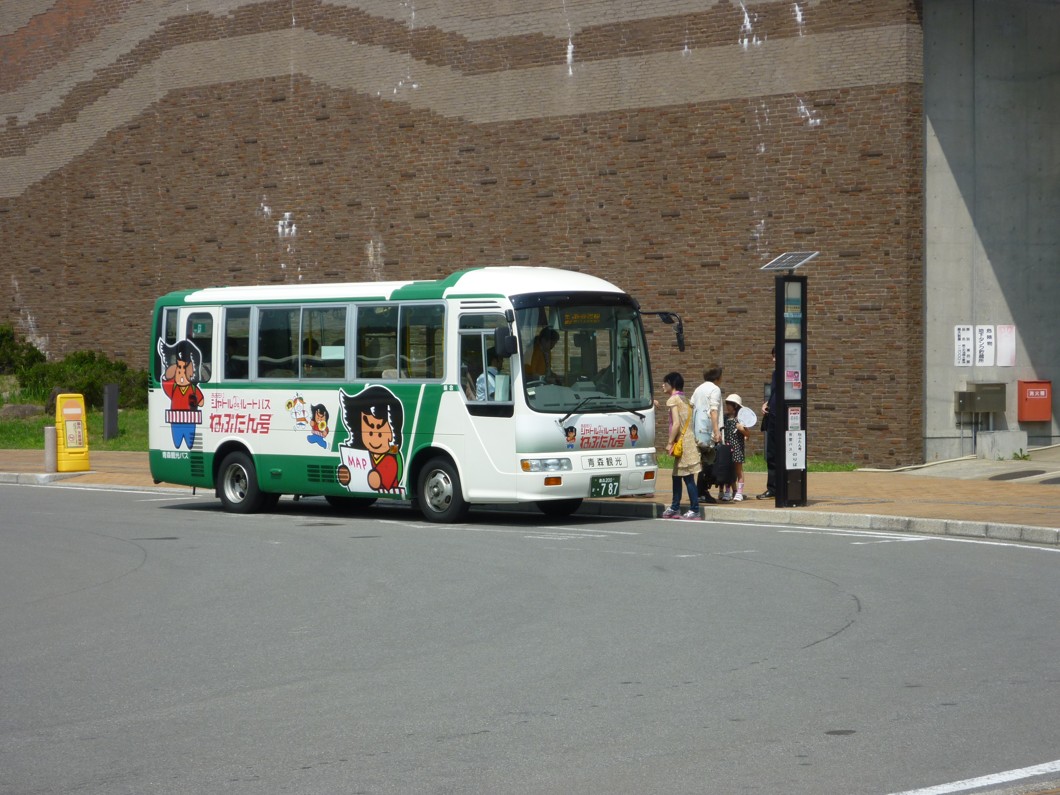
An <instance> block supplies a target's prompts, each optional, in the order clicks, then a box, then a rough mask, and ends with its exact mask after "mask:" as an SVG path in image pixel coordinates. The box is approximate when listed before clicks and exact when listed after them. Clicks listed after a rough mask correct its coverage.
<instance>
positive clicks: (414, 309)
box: [398, 304, 445, 379]
mask: <svg viewBox="0 0 1060 795" xmlns="http://www.w3.org/2000/svg"><path fill="white" fill-rule="evenodd" d="M444 353H445V307H444V306H441V305H440V304H439V305H423V306H406V307H402V308H401V355H400V357H399V360H398V374H399V376H400V377H401V378H417V379H419V378H423V379H427V378H441V377H442V362H444V361H445V356H444Z"/></svg>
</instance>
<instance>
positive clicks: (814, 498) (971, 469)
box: [0, 445, 1060, 546]
mask: <svg viewBox="0 0 1060 795" xmlns="http://www.w3.org/2000/svg"><path fill="white" fill-rule="evenodd" d="M1030 455H1031V457H1030V460H1027V461H987V460H980V459H975V458H966V459H959V460H957V461H951V462H943V463H940V464H934V465H928V466H924V467H919V468H910V469H906V470H891V471H879V470H857V471H854V472H811V473H809V475H808V477H807V492H808V494H809V499H808V501H807V505H805V506H801V507H798V508H775V507H774V504H773V501H772V500H762V501H759V500H755V499H754V495H755V494H758V493H760V492H762V491H763V490H764V489H765V473H761V472H752V473H748V475H747V476H746V479H747V485H746V492H747V494H748V495H750V499H749V500H746V501H744V502H741V503H729V504H725V505H704V506H703V514H704V518H706V519H708V520H717V521H735V522H740V521H746V522H771V523H775V524H792V525H803V526H806V525H809V526H815V527H848V528H850V527H853V528H859V529H869V530H879V531H883V532H895V531H902V532H913V533H930V534H938V535H957V536H967V537H978V538H997V539H1006V540H1013V541H1026V542H1031V543H1038V544H1050V545H1055V546H1060V445H1058V446H1054V447H1049V448H1038V449H1036V450H1032V451H1031V454H1030ZM89 465H90V466H91V467H92V468H91V469H90V470H89V471H87V472H77V473H46V472H45V464H44V452H43V451H42V450H0V483H24V484H31V485H46V484H61V485H67V486H84V487H94V488H101V487H111V488H126V489H128V488H133V489H178V490H186V489H184V488H182V487H173V486H166V485H165V484H162V485H157V484H155V483H154V482H153V481H152V480H151V473H150V472H149V470H148V464H147V454H146V453H114V452H101V451H93V452H90V454H89ZM670 491H671V480H670V473H669V471H665V470H664V471H661V472H660V473H659V486H658V488H657V490H656V493H655V495H654V497H643V498H641V497H637V498H624V499H617V500H592V501H587V504H586V506H585V507H583V509H582V511H583V512H585V513H596V514H599V515H627V516H644V517H651V516H658V515H660V514H661V512H662V510H663V508H664V507H666V505H667V504H668V503H669V500H670ZM685 507H687V505H686V506H685Z"/></svg>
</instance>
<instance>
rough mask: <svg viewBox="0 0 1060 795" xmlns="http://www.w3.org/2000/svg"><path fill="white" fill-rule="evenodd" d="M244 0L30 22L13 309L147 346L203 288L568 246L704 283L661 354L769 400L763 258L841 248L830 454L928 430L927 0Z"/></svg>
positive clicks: (10, 255)
mask: <svg viewBox="0 0 1060 795" xmlns="http://www.w3.org/2000/svg"><path fill="white" fill-rule="evenodd" d="M216 5H217V6H221V5H223V6H224V8H223V9H220V10H216V11H214V12H213V13H203V12H199V13H194V12H193V13H187V14H181V13H176V12H174V11H170V10H168V9H169V6H168V4H165V3H163V2H161V0H143V2H139V3H125V4H112V3H104V2H98V3H91V2H87V0H86V1H84V2H80V3H75V2H72V0H71V2H68V3H60V4H55V5H54V6H52V7H50V8H49V9H48V10H47V11H44V12H42V13H41V14H40V15H37V16H35V17H33V18H32V19H31V20H29V21H28V22H26V23H25V24H23V25H21V26H19V27H17V28H16V29H14V30H3V31H2V33H3V35H2V36H0V62H2V63H4V64H5V70H6V69H7V68H8V67H7V65H8V63H10V62H12V60H13V59H12V57H11V56H12V53H17V54H19V57H20V58H22V60H19V61H18V62H19V63H24V64H25V65H24V66H23V67H21V70H20V71H18V72H17V73H16V72H7V71H5V74H7V75H9V77H7V78H5V81H6V82H5V83H4V84H3V85H2V86H0V89H2V90H3V91H4V93H3V94H2V95H0V112H2V113H3V115H4V117H5V119H6V126H5V128H4V131H3V134H2V135H0V157H2V160H0V246H2V250H3V251H4V255H5V257H4V259H5V261H4V265H3V270H2V272H3V274H4V276H3V280H4V288H5V289H4V291H3V296H2V297H0V323H11V324H14V325H15V326H16V327H17V328H18V329H19V330H20V331H22V332H23V333H26V334H28V335H30V336H31V338H33V339H37V340H39V341H40V344H41V345H42V347H44V348H45V349H46V350H47V352H48V353H49V354H50V355H52V356H61V355H63V354H65V353H67V352H70V351H72V350H78V349H84V348H98V349H100V350H102V351H104V352H106V353H107V354H109V355H112V356H116V357H120V358H123V359H125V360H127V361H129V362H130V363H132V364H134V365H136V366H144V365H145V364H146V361H147V356H148V353H149V350H150V345H149V329H148V325H149V316H150V310H151V305H152V302H153V300H154V298H155V297H156V296H157V295H158V294H160V293H163V292H166V291H168V290H172V289H177V288H186V287H197V286H205V285H213V284H246V283H258V282H293V281H298V280H301V281H329V280H361V279H381V278H428V277H436V276H440V275H444V274H446V273H448V272H450V271H451V270H454V269H456V268H458V267H463V266H466V265H475V264H504V263H519V264H539V265H554V266H560V267H568V268H576V269H580V270H585V271H589V272H592V273H595V274H598V275H601V276H604V277H606V278H609V279H611V280H612V281H614V282H615V283H617V284H618V285H620V286H622V287H623V288H625V289H626V290H627V291H629V292H630V293H632V294H633V295H635V296H636V297H637V298H638V299H639V300H640V302H641V305H642V306H644V307H646V308H651V309H655V308H659V309H669V310H673V311H677V312H679V313H680V314H681V315H682V317H683V318H684V320H685V327H686V336H687V341H688V346H687V349H686V351H685V352H684V353H683V354H682V353H679V352H678V351H677V350H676V348H674V347H673V334H672V329H671V328H670V327H666V326H661V325H652V324H651V323H649V331H650V332H651V340H652V351H651V354H652V365H653V371H654V373H655V375H656V380H659V378H661V376H662V375H663V374H664V373H666V372H667V371H669V370H674V369H676V370H680V371H682V372H683V373H684V374H685V377H686V381H687V382H688V384H689V388H690V389H691V388H692V387H694V386H695V384H697V383H698V382H699V380H700V379H699V377H700V375H701V374H702V370H703V368H704V366H705V365H706V364H708V363H709V362H711V361H720V362H722V363H723V364H724V366H725V377H724V380H723V387H724V388H725V389H726V390H727V391H738V392H740V393H741V394H742V395H743V396H744V398H745V399H746V401H747V402H748V403H749V404H750V405H752V406H755V405H756V404H757V400H758V399H759V398H760V396H761V392H762V385H763V383H764V382H765V381H767V380H768V373H767V370H768V368H769V366H770V357H769V349H770V346H771V344H772V323H773V316H772V315H773V283H772V279H771V278H769V277H768V276H765V275H764V274H761V273H760V272H759V271H758V269H759V268H760V267H761V266H762V265H763V264H765V263H766V262H767V261H769V260H770V259H772V258H773V257H775V256H776V255H778V254H780V253H782V252H784V251H787V250H819V251H820V252H821V254H820V256H819V257H818V258H817V259H815V260H814V261H813V262H812V263H811V264H810V265H809V266H807V268H806V275H807V276H808V277H809V295H810V315H809V329H810V340H811V344H810V348H809V353H808V355H809V373H808V388H809V393H808V394H809V410H810V415H809V425H810V428H811V434H812V442H811V449H812V450H813V457H817V458H819V459H827V460H843V461H853V462H856V463H858V464H861V465H873V466H894V465H899V464H909V463H914V462H918V461H920V460H922V441H921V425H922V422H921V417H920V412H921V408H920V405H921V401H920V399H919V396H920V393H921V391H922V382H923V372H922V371H923V345H924V339H923V333H922V314H923V311H924V310H923V297H922V292H923V279H922V263H921V254H922V238H923V224H922V214H923V210H922V208H923V201H922V196H921V193H922V172H923V165H922V160H923V144H922V139H923V131H922V123H921V94H922V78H921V74H920V42H919V21H918V17H917V13H916V7H915V5H911V4H909V3H904V2H866V3H854V2H838V1H834V2H828V0H823V1H822V2H818V3H814V4H809V3H808V4H806V5H807V6H808V8H807V9H805V11H801V14H802V16H801V18H800V17H799V16H797V15H796V14H795V13H794V11H793V9H794V8H795V7H796V6H794V4H791V3H779V2H764V3H757V4H756V3H748V4H746V9H747V16H746V17H745V16H744V12H743V10H742V9H741V7H740V6H739V5H737V6H735V7H734V6H732V5H729V4H728V3H723V2H718V3H708V4H707V8H705V9H704V7H703V6H704V4H703V3H683V2H670V3H659V4H656V5H657V6H658V7H657V8H653V10H652V14H653V15H652V16H643V14H647V13H648V12H637V11H636V9H632V10H631V9H630V8H629V7H628V5H627V4H622V3H616V4H615V6H614V17H613V18H611V19H608V20H607V21H606V22H599V21H598V20H599V4H593V5H590V4H588V3H579V2H577V0H572V1H571V2H568V3H567V4H566V5H567V15H566V18H564V16H563V14H562V11H561V10H557V9H552V10H551V11H541V12H534V11H532V10H531V11H528V12H527V13H523V14H519V15H515V16H512V17H511V18H509V17H508V16H505V15H503V14H501V13H500V12H499V11H498V13H497V15H496V16H495V17H490V16H489V15H485V16H483V17H479V18H470V17H469V18H468V19H466V20H465V19H463V18H461V17H460V16H459V15H458V14H449V15H448V16H446V14H445V13H443V12H444V11H445V10H446V6H445V5H444V4H443V6H442V7H440V8H436V9H435V11H436V12H437V14H438V18H437V19H434V18H433V17H432V16H431V13H432V12H421V13H420V14H419V15H418V16H416V17H413V16H412V15H411V13H410V12H409V7H407V6H400V4H399V5H396V6H395V7H394V8H390V7H389V5H388V6H387V7H388V9H389V10H387V11H380V10H378V9H376V8H375V6H374V5H373V4H372V3H368V2H366V3H364V4H362V7H361V8H360V9H355V8H353V7H351V6H350V5H345V4H343V5H340V4H330V3H327V2H296V3H295V4H294V5H293V6H292V4H291V3H289V2H283V3H237V2H229V3H224V4H216ZM91 7H95V10H98V11H99V15H98V16H97V15H95V14H91V13H87V12H86V9H91ZM380 7H382V5H380ZM115 8H117V9H119V11H118V12H115V11H114V9H115ZM454 8H459V4H450V6H448V9H449V10H453V9H454ZM402 9H404V11H402ZM181 10H183V6H181ZM637 13H640V14H642V16H637ZM64 14H65V15H66V16H63V15H64ZM386 14H392V15H393V16H386ZM402 14H404V16H403V15H402ZM622 14H626V16H625V17H623V16H622ZM88 19H91V20H92V24H91V25H90V24H87V23H86V20H88ZM31 34H32V35H31ZM42 52H47V53H52V55H51V56H50V57H52V58H53V61H54V63H51V64H50V68H42V67H41V57H42V56H41V53H42ZM23 56H25V57H23ZM12 74H14V75H15V76H14V77H10V75H12ZM288 213H289V214H290V215H289V216H286V214H288ZM285 216H286V217H287V218H288V219H289V221H290V222H291V223H292V224H294V226H295V232H294V234H293V235H292V234H290V230H288V231H287V233H286V234H280V225H281V224H282V223H283V221H284V218H285ZM752 449H753V450H757V449H760V439H759V438H758V437H757V436H756V437H755V438H754V445H753V447H752Z"/></svg>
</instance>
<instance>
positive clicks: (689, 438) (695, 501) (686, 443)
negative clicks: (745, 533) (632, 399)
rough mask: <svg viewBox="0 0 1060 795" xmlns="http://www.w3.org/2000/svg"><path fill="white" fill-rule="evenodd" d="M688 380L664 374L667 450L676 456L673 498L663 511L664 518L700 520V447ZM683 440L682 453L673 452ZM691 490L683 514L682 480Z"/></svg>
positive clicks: (676, 374)
mask: <svg viewBox="0 0 1060 795" xmlns="http://www.w3.org/2000/svg"><path fill="white" fill-rule="evenodd" d="M684 388H685V379H684V377H683V376H682V375H681V374H680V373H667V374H666V375H665V376H664V377H663V383H662V390H663V394H665V395H666V406H667V408H668V409H670V434H669V436H668V437H667V439H668V441H667V445H666V452H667V453H669V454H670V455H673V456H674V470H673V484H674V497H673V501H672V502H671V503H670V507H669V508H667V509H666V510H665V511H663V514H662V518H663V519H701V518H702V517H701V516H700V515H699V492H698V491H697V490H696V475H697V474H699V470H700V469H701V466H700V463H699V448H698V447H697V446H696V437H695V433H694V432H693V430H692V421H691V420H692V404H691V403H689V402H688V401H687V400H686V399H685V393H684V392H683V391H682V390H684ZM678 439H680V440H681V452H680V455H675V454H674V445H675V444H676V443H677V440H678ZM682 481H684V484H685V488H686V489H687V490H688V502H689V504H690V505H689V510H687V511H685V513H683V514H682V513H681V482H682Z"/></svg>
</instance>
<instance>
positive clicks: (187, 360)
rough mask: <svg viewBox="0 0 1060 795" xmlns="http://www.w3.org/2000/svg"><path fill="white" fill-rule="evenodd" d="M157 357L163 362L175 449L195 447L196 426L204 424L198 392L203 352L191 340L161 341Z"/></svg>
mask: <svg viewBox="0 0 1060 795" xmlns="http://www.w3.org/2000/svg"><path fill="white" fill-rule="evenodd" d="M158 356H159V358H160V359H161V364H162V367H161V370H162V378H161V385H162V391H163V392H165V394H166V397H168V398H169V411H167V412H166V421H167V422H168V423H169V424H170V429H171V431H172V433H173V446H174V447H175V448H178V449H179V448H180V446H181V444H185V445H187V448H188V449H189V450H190V449H192V447H193V446H194V445H195V427H196V426H197V425H199V424H200V423H201V422H202V412H201V411H200V407H201V406H202V405H203V403H204V402H205V397H204V396H203V394H202V390H201V389H199V386H198V384H199V372H200V369H201V366H202V352H201V351H200V350H199V349H198V347H197V346H196V345H195V343H194V342H192V341H191V340H186V339H185V340H180V341H179V342H176V343H175V344H173V345H167V344H166V343H165V341H164V340H161V339H160V340H159V341H158Z"/></svg>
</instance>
